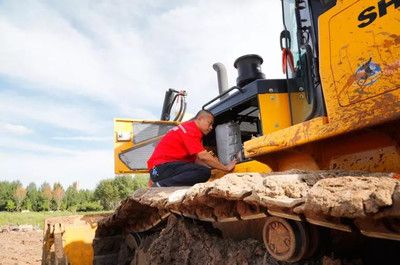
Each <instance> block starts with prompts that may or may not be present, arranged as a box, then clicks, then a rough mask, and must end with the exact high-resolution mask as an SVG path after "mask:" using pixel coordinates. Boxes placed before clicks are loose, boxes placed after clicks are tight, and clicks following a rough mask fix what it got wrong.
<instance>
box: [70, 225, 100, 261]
mask: <svg viewBox="0 0 400 265" xmlns="http://www.w3.org/2000/svg"><path fill="white" fill-rule="evenodd" d="M96 228H97V226H95V227H93V226H90V225H74V226H66V227H65V232H64V234H63V241H64V242H63V243H64V251H65V255H66V256H67V259H68V264H71V265H75V264H76V265H86V264H87V265H89V264H93V248H92V241H93V238H94V236H95V232H96Z"/></svg>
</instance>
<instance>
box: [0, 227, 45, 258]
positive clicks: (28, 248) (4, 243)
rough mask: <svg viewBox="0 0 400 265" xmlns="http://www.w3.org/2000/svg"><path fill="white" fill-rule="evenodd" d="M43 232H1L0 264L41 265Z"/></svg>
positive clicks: (3, 230) (6, 230) (4, 230)
mask: <svg viewBox="0 0 400 265" xmlns="http://www.w3.org/2000/svg"><path fill="white" fill-rule="evenodd" d="M42 238H43V231H42V230H32V231H10V230H9V229H2V231H0V264H2V265H17V264H18V265H20V264H21V265H22V264H35V265H36V264H41V260H42V242H43V240H42Z"/></svg>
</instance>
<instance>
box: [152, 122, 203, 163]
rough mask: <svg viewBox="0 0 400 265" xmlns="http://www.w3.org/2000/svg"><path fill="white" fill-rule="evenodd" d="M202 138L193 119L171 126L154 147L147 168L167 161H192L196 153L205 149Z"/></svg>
mask: <svg viewBox="0 0 400 265" xmlns="http://www.w3.org/2000/svg"><path fill="white" fill-rule="evenodd" d="M202 138H203V133H202V132H201V131H200V129H199V128H198V127H197V125H196V123H195V122H194V121H187V122H184V123H181V124H180V125H178V126H176V127H174V128H172V129H171V130H169V131H168V132H167V134H166V135H165V136H164V137H163V138H162V139H161V141H160V142H159V143H158V144H157V146H156V148H155V149H154V152H153V154H152V155H151V157H150V159H149V160H148V161H147V167H148V169H149V170H151V169H152V168H153V167H154V166H157V165H160V164H163V163H167V162H176V161H183V162H194V161H195V160H196V155H197V154H198V153H200V152H201V151H203V150H205V149H204V146H203V143H202Z"/></svg>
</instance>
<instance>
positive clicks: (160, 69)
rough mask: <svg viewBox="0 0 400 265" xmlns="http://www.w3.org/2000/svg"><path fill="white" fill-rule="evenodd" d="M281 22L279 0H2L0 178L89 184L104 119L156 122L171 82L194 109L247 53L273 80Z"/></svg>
mask: <svg viewBox="0 0 400 265" xmlns="http://www.w3.org/2000/svg"><path fill="white" fill-rule="evenodd" d="M281 29H282V19H281V15H280V1H279V0H249V1H241V0H214V1H193V0H185V1H183V0H182V1H178V0H176V1H161V0H146V1H139V0H131V1H122V0H114V1H87V0H68V1H66V0H65V1H34V0H32V1H14V0H9V1H1V0H0V180H16V179H18V180H20V181H22V183H23V184H24V185H26V184H28V183H29V182H32V181H33V182H35V183H36V184H38V185H40V184H41V183H43V182H44V181H47V182H50V183H51V184H52V183H54V182H55V181H60V182H61V183H62V184H63V185H64V186H65V187H67V186H68V185H70V184H72V182H74V181H78V182H79V183H80V186H81V187H83V188H90V189H92V188H94V187H95V186H96V185H97V183H98V182H99V181H100V180H101V179H104V178H110V177H113V176H114V172H113V142H112V141H113V139H112V137H113V118H115V117H123V118H136V119H158V118H159V116H160V112H161V106H162V101H163V97H164V93H165V90H167V89H168V88H175V89H179V90H180V89H185V90H186V91H187V92H188V97H187V101H188V112H189V113H195V112H196V111H197V110H198V109H199V108H200V107H201V106H202V105H203V104H204V103H205V102H207V101H208V100H209V99H210V98H213V97H215V96H216V94H217V91H218V89H217V82H216V74H215V71H214V70H213V69H212V64H213V63H215V62H222V63H224V64H225V65H226V67H227V70H228V76H229V85H230V86H232V85H234V84H235V79H236V76H237V72H236V69H234V68H233V62H234V60H235V59H236V58H237V57H239V56H241V55H244V54H250V53H256V54H259V55H261V56H262V57H263V58H264V64H263V65H262V69H263V72H264V73H265V74H266V77H267V78H279V77H281V76H282V74H281V72H280V71H281V70H280V69H281V65H280V62H281V57H280V56H281V55H280V49H279V32H280V31H281Z"/></svg>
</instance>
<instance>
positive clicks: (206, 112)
mask: <svg viewBox="0 0 400 265" xmlns="http://www.w3.org/2000/svg"><path fill="white" fill-rule="evenodd" d="M203 115H210V116H211V117H213V118H214V114H212V113H211V111H208V110H205V109H202V110H200V111H199V112H197V114H196V116H195V117H194V118H195V119H198V118H199V117H200V116H203Z"/></svg>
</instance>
